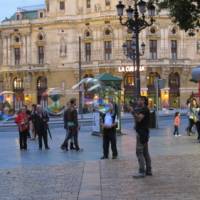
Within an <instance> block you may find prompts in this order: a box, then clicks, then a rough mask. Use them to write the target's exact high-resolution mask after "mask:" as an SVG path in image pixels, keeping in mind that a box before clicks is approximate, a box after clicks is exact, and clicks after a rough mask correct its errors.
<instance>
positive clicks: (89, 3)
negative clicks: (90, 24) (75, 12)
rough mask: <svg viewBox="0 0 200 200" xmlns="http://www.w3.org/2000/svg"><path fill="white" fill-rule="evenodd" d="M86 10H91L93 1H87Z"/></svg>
mask: <svg viewBox="0 0 200 200" xmlns="http://www.w3.org/2000/svg"><path fill="white" fill-rule="evenodd" d="M86 8H91V0H86Z"/></svg>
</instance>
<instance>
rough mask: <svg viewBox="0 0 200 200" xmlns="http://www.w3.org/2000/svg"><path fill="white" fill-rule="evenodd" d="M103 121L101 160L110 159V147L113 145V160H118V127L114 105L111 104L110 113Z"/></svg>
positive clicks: (108, 112) (107, 113)
mask: <svg viewBox="0 0 200 200" xmlns="http://www.w3.org/2000/svg"><path fill="white" fill-rule="evenodd" d="M102 118H103V119H102V120H103V124H102V127H103V157H101V159H108V156H109V146H110V143H111V149H112V158H113V159H116V158H117V156H118V152H117V142H116V126H117V124H116V123H115V114H114V113H113V105H112V104H109V108H108V111H107V112H106V114H105V115H103V116H102Z"/></svg>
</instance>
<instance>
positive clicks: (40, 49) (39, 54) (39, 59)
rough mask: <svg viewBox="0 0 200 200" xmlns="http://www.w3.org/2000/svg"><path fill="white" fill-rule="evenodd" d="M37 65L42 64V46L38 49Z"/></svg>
mask: <svg viewBox="0 0 200 200" xmlns="http://www.w3.org/2000/svg"><path fill="white" fill-rule="evenodd" d="M38 63H39V64H44V47H43V46H39V47H38Z"/></svg>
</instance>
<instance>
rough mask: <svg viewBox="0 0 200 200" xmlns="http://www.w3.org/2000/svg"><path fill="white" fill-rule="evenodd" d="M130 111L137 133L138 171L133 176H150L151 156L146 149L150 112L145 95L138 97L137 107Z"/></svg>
mask: <svg viewBox="0 0 200 200" xmlns="http://www.w3.org/2000/svg"><path fill="white" fill-rule="evenodd" d="M132 113H133V116H134V118H135V130H136V133H137V136H136V155H137V158H138V164H139V172H138V174H135V175H134V176H133V177H134V178H143V177H145V176H146V175H147V176H152V170H151V158H150V155H149V150H148V142H149V119H150V112H149V108H148V99H147V97H145V96H141V97H140V98H139V99H138V104H137V107H136V108H135V109H133V110H132Z"/></svg>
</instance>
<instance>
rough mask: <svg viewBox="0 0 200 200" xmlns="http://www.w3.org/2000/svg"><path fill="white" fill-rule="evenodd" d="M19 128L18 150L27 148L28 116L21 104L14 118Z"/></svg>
mask: <svg viewBox="0 0 200 200" xmlns="http://www.w3.org/2000/svg"><path fill="white" fill-rule="evenodd" d="M15 122H16V123H17V125H18V130H19V145H20V150H27V136H28V132H29V116H28V115H27V113H26V108H25V106H23V107H22V108H21V110H20V111H19V113H18V114H17V116H16V118H15Z"/></svg>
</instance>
